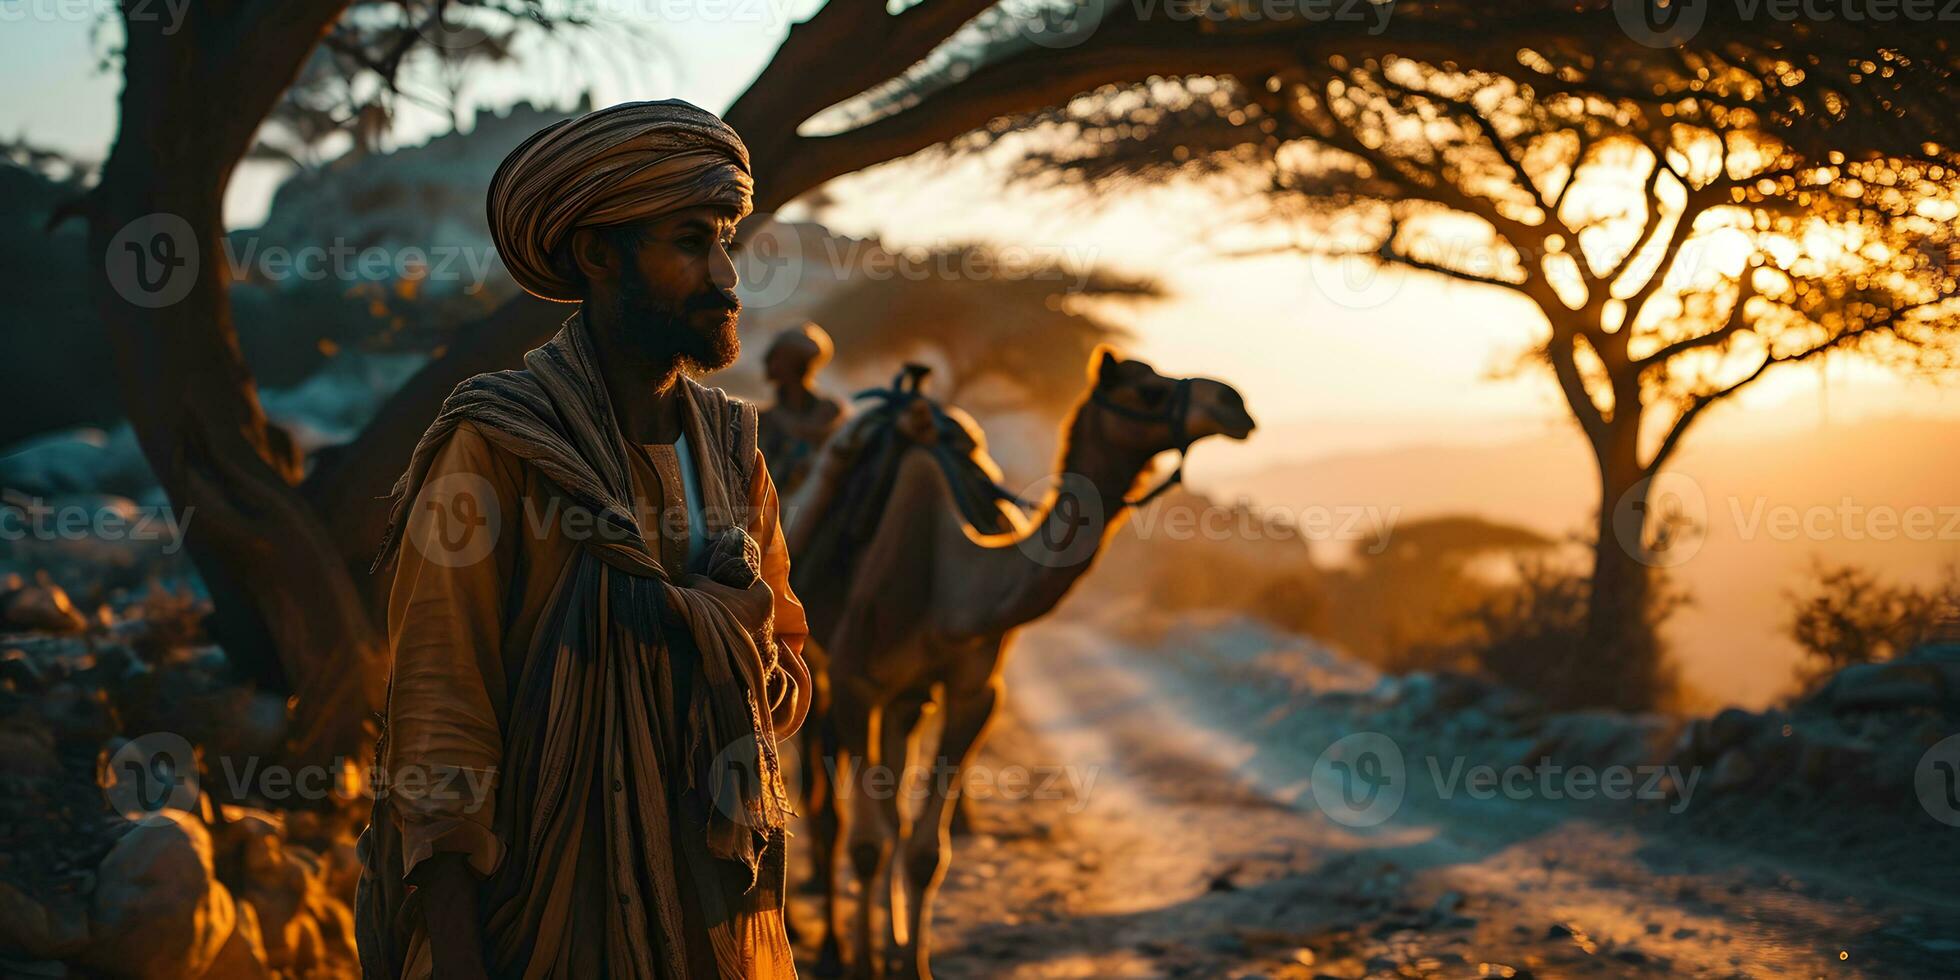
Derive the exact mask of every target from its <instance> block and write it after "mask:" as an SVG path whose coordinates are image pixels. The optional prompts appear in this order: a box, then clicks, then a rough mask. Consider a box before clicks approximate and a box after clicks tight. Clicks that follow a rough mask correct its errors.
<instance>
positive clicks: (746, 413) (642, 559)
mask: <svg viewBox="0 0 1960 980" xmlns="http://www.w3.org/2000/svg"><path fill="white" fill-rule="evenodd" d="M524 363H525V368H524V370H521V371H502V372H496V373H492V374H484V375H478V376H476V377H474V378H471V379H470V380H468V381H465V382H463V383H462V384H461V385H459V386H457V388H456V390H455V391H454V392H452V393H451V395H450V396H449V398H448V400H447V401H446V402H445V403H444V405H443V408H442V411H441V413H440V414H439V415H438V417H437V418H436V421H435V423H434V424H433V425H431V426H430V428H429V430H428V432H427V433H426V434H424V435H423V437H422V440H421V442H420V443H419V444H418V445H417V446H416V449H415V453H414V456H413V457H412V460H411V462H410V464H409V468H408V471H407V472H406V473H404V474H403V476H402V477H401V479H400V481H399V482H398V483H396V485H395V488H394V494H393V511H392V516H391V520H390V523H389V529H388V532H387V535H386V537H385V539H384V543H383V546H382V550H381V552H380V554H379V555H378V556H377V557H376V559H375V565H374V567H375V568H376V569H379V568H381V567H382V566H383V565H385V564H386V563H387V561H388V559H389V558H390V557H391V556H392V555H393V554H394V553H395V551H396V549H397V548H399V547H400V544H401V541H402V538H403V533H404V523H405V520H406V518H407V516H408V511H409V507H410V506H411V504H412V502H413V501H414V500H415V499H416V495H417V493H418V491H419V489H420V487H421V485H422V483H423V481H424V480H425V478H426V477H427V474H428V472H429V470H430V467H431V465H432V464H433V463H434V461H435V458H436V455H437V453H438V451H439V450H440V449H441V447H442V445H443V443H444V441H445V440H446V439H447V438H448V437H449V435H450V434H451V433H452V432H453V431H454V430H455V429H456V427H457V426H458V425H459V424H461V423H462V422H464V421H469V422H472V423H474V424H475V426H476V427H477V428H478V429H479V430H480V431H481V432H482V433H483V434H484V436H485V438H486V439H488V440H489V441H490V442H491V443H492V444H494V445H496V446H499V447H501V448H503V449H504V450H506V451H508V452H510V453H511V454H513V455H514V456H516V457H517V458H518V459H520V460H522V461H523V462H524V463H526V464H528V465H530V466H532V467H535V468H536V470H537V471H538V472H539V473H540V474H542V475H543V476H544V477H545V478H546V479H547V480H549V481H550V483H552V484H553V485H554V486H555V487H556V489H558V490H559V491H560V492H561V493H562V494H563V495H564V496H565V498H566V499H567V500H568V501H570V505H571V506H573V507H578V508H583V509H585V510H586V511H588V512H589V513H590V514H591V515H592V517H593V518H594V520H593V521H592V526H593V527H594V528H595V531H594V533H592V534H590V535H588V536H586V538H585V540H584V541H582V542H581V546H580V547H579V548H578V549H577V553H576V557H574V558H573V559H572V561H571V562H570V563H569V565H568V567H567V568H565V569H564V570H563V572H562V574H561V577H560V579H559V584H558V586H557V588H556V590H555V591H554V593H553V598H552V600H551V603H550V605H549V607H548V611H547V612H546V614H545V616H544V618H543V619H542V620H541V623H540V627H539V629H538V632H537V637H536V640H535V641H534V643H533V645H532V648H531V649H530V650H529V651H527V652H526V653H525V655H524V657H525V659H524V662H523V665H522V668H521V672H520V673H519V674H518V676H517V683H516V686H515V688H514V692H513V697H512V703H511V711H510V713H509V718H510V723H509V726H508V730H507V731H506V732H504V755H503V762H502V766H501V770H500V774H499V779H498V784H497V789H496V793H497V797H496V799H497V808H496V811H495V832H496V834H497V837H498V839H499V840H500V842H501V843H502V844H503V846H504V848H505V854H504V858H503V860H502V861H501V862H500V863H499V865H498V866H497V868H496V870H495V871H494V872H493V873H492V874H491V875H490V877H489V878H488V879H487V880H486V881H484V882H483V883H482V887H481V889H480V891H479V896H480V900H481V903H482V904H481V906H480V913H481V914H482V916H483V921H484V938H485V947H486V949H485V952H486V957H487V961H486V962H487V964H488V965H489V967H490V969H491V971H492V972H493V973H494V974H497V975H510V976H519V975H523V976H537V975H547V974H549V973H551V972H552V969H553V964H552V963H549V962H542V961H541V954H538V955H534V952H533V947H534V946H535V945H536V941H537V938H538V937H539V936H540V935H542V934H546V933H549V932H551V931H553V930H558V929H561V928H562V926H563V923H562V922H559V921H556V920H557V919H562V918H563V917H564V916H566V915H567V914H568V912H567V908H568V904H569V903H570V900H569V899H568V897H567V893H568V892H569V891H570V890H571V885H572V875H573V865H574V864H576V862H577V853H576V852H577V851H578V849H579V848H580V847H584V846H595V845H594V843H593V842H592V841H590V839H589V838H582V834H581V828H582V827H583V826H584V822H585V820H586V819H587V817H588V815H589V814H588V808H589V807H592V806H603V807H605V808H606V812H605V818H604V828H605V839H604V841H603V847H604V848H605V855H604V857H605V866H606V867H607V868H608V869H614V870H619V869H626V870H625V871H621V872H620V873H619V874H618V875H617V879H618V880H617V885H618V888H619V893H618V902H617V903H614V902H610V901H609V902H607V903H606V908H607V919H608V921H607V923H606V924H605V926H604V935H605V945H606V949H605V951H604V962H605V963H606V964H607V965H608V972H610V973H612V974H614V975H617V976H634V977H654V976H661V977H687V976H689V975H690V974H689V971H688V967H687V952H686V950H687V946H688V942H687V937H686V935H685V934H684V920H687V919H694V918H696V917H697V914H698V918H699V919H700V921H701V922H703V923H705V924H706V925H707V927H708V931H709V934H710V940H711V941H712V944H713V952H714V959H715V962H716V968H717V972H718V973H719V974H720V975H721V976H723V977H735V976H741V975H742V974H743V970H744V966H743V964H744V963H746V962H747V961H748V957H749V956H750V955H751V954H752V953H753V950H752V949H748V948H745V947H747V946H748V945H749V944H753V943H757V942H774V943H781V942H783V940H782V938H781V937H780V936H775V937H769V936H757V935H754V934H752V933H751V934H743V933H741V932H740V931H739V930H736V929H733V928H730V927H728V926H727V924H728V923H732V922H737V921H739V920H740V916H739V915H738V913H740V912H743V911H746V910H754V909H756V908H760V907H773V908H775V909H777V910H780V908H781V902H782V888H781V882H780V877H781V874H782V850H783V848H784V841H785V836H786V834H785V831H784V827H785V825H786V823H787V816H788V813H789V804H788V796H787V793H786V792H785V789H784V786H783V782H782V776H781V773H780V769H779V766H778V760H777V757H776V750H775V733H774V731H773V730H772V727H771V720H770V715H769V712H768V711H766V710H764V709H763V708H762V706H761V704H762V703H763V702H760V701H759V700H758V698H760V697H764V695H762V694H760V693H759V692H762V691H764V690H765V688H764V680H765V677H764V674H765V672H766V671H767V670H768V669H770V665H769V664H768V663H767V662H765V660H764V658H763V654H762V653H760V652H759V651H758V649H757V646H756V642H755V639H754V638H753V637H752V636H750V635H749V633H748V632H747V631H746V630H745V629H744V628H743V627H742V626H741V624H740V623H739V622H738V621H737V620H736V619H735V618H734V616H733V615H732V614H731V612H730V611H729V610H728V608H727V607H726V606H725V605H724V604H723V603H722V602H721V601H720V600H719V599H717V598H715V597H713V596H711V595H709V594H707V593H704V592H701V591H698V590H695V589H688V588H682V587H679V586H677V585H675V584H674V582H673V581H672V579H673V578H674V577H675V574H677V572H678V570H675V571H674V573H670V571H669V570H667V569H664V568H662V567H661V565H660V563H659V561H658V558H657V554H658V553H657V552H656V551H655V550H653V548H652V547H650V546H649V544H648V542H647V540H646V537H645V535H644V534H643V533H642V531H641V529H640V527H639V526H638V524H637V523H636V521H635V519H634V516H633V515H634V513H635V511H634V508H633V506H632V490H631V484H630V480H631V477H630V475H629V468H628V462H627V458H626V455H625V454H626V452H627V451H628V450H627V448H626V445H625V441H624V439H623V438H622V436H621V434H620V432H619V429H618V426H617V423H616V421H615V417H614V414H613V411H612V406H611V405H610V403H609V401H608V399H607V394H606V389H605V385H604V383H603V382H602V380H601V376H600V374H599V372H598V369H597V365H596V363H595V361H594V356H593V351H592V347H591V340H590V338H589V337H588V336H587V332H586V330H585V327H584V324H583V322H582V319H581V317H580V316H578V315H577V314H574V315H573V316H572V317H571V318H570V319H569V320H567V321H566V323H565V326H564V327H563V329H561V330H560V331H559V333H558V334H557V335H556V336H555V337H553V338H552V340H551V341H550V342H548V343H546V344H545V345H544V346H542V347H540V348H538V349H537V350H534V351H531V352H530V353H529V354H527V355H526V356H525V359H524ZM681 383H682V384H684V385H686V386H687V391H686V395H687V397H689V398H690V399H691V400H692V402H693V405H694V406H695V409H696V412H697V414H698V416H699V418H700V421H701V423H702V425H703V427H704V428H706V429H707V430H708V431H707V435H708V436H709V438H710V440H717V439H718V441H719V444H718V445H714V446H712V447H709V446H703V447H701V448H700V449H698V450H697V453H700V454H705V453H708V452H718V453H721V454H723V455H724V459H725V460H727V463H726V464H724V465H721V466H718V467H703V468H702V474H703V477H704V478H706V477H707V476H708V475H709V473H711V472H720V473H721V474H723V476H724V478H725V479H726V480H727V482H728V483H729V484H731V486H730V487H729V488H728V491H729V492H728V494H727V497H726V499H728V500H730V501H735V500H745V499H747V489H748V484H749V480H750V479H751V478H752V468H753V465H754V460H755V458H756V452H755V431H756V413H755V409H754V407H753V406H750V405H747V404H745V403H741V402H737V401H735V400H733V399H729V398H728V397H727V396H726V395H725V394H723V393H722V392H720V391H719V390H718V389H710V388H705V387H703V386H701V385H698V384H696V383H695V382H693V381H691V380H687V379H685V378H683V379H682V381H681ZM707 517H708V520H709V522H710V527H709V528H708V530H709V532H710V533H711V534H713V533H717V532H719V531H720V530H721V528H719V527H715V526H713V525H714V522H715V520H716V515H712V514H710V515H707ZM721 519H722V520H723V521H728V520H730V519H731V518H730V516H729V515H722V517H721ZM682 648H691V649H692V650H694V651H698V666H695V667H693V668H692V669H693V672H694V673H693V677H694V683H693V684H692V685H691V690H692V695H691V697H690V698H689V703H688V704H686V705H685V706H679V705H673V704H671V701H672V698H673V695H674V691H673V688H672V686H671V685H672V675H671V674H670V673H669V671H668V670H667V663H666V662H665V661H666V658H668V657H670V656H672V655H673V654H674V653H675V651H676V650H679V649H682ZM680 710H684V711H685V715H684V719H685V722H684V724H685V727H684V732H685V736H684V739H685V750H684V752H683V753H682V758H681V760H679V761H680V768H681V769H682V770H683V771H681V772H669V771H665V769H663V762H662V759H661V753H659V752H657V751H655V750H654V748H653V747H654V746H655V743H656V740H657V738H658V735H657V733H656V732H654V731H653V730H652V726H653V725H654V724H655V723H656V720H657V719H659V718H662V717H668V716H670V713H671V712H673V711H680ZM382 737H383V739H385V738H386V737H387V735H386V733H385V732H384V733H383V735H382ZM383 758H385V756H384V754H383V748H382V747H381V746H377V748H376V755H375V759H376V764H377V767H378V766H379V764H380V760H382V759H383ZM668 768H671V766H669V767H668ZM675 779H679V780H680V781H681V782H680V783H679V785H678V786H676V785H674V784H673V783H672V781H673V780H675ZM614 781H618V782H617V783H615V782H614ZM608 784H611V785H614V786H615V787H619V786H623V787H625V789H626V791H625V792H617V793H603V792H598V793H595V792H594V788H595V787H598V786H605V785H608ZM690 789H692V790H698V791H699V797H700V798H701V799H703V800H705V801H707V803H708V805H707V806H706V810H707V813H706V847H705V851H706V855H707V858H705V859H704V860H710V861H712V862H713V863H715V864H722V863H723V862H733V865H732V866H733V867H737V868H740V869H742V870H743V871H744V874H742V875H740V876H739V877H740V878H741V879H742V880H743V881H745V882H746V883H747V887H746V888H745V889H742V890H740V891H739V892H737V891H735V890H732V889H722V888H719V887H713V886H712V884H711V883H706V882H704V881H703V879H704V877H714V874H713V871H714V870H715V869H705V871H706V872H707V874H705V875H704V869H702V868H694V867H692V866H691V865H690V869H689V870H690V871H691V872H692V874H691V876H690V877H691V878H692V880H693V881H694V882H695V883H696V885H697V888H698V890H697V891H696V892H695V893H694V894H691V895H689V896H687V897H688V898H689V899H690V900H692V901H694V902H699V903H705V904H707V905H708V906H710V907H707V908H699V909H698V910H697V909H688V910H683V908H682V907H681V905H682V901H683V896H682V892H681V887H680V884H679V881H680V877H681V872H680V870H679V869H677V868H676V867H675V861H674V855H675V854H676V853H677V851H676V847H675V843H676V842H675V840H674V838H673V834H674V833H675V828H676V827H677V826H682V825H683V822H682V821H679V820H677V819H676V816H677V815H676V814H674V813H671V812H670V803H671V802H672V801H673V800H674V799H675V798H676V795H677V794H676V792H675V791H676V790H680V791H685V790H690ZM361 848H362V851H363V855H362V856H363V861H364V864H365V865H366V872H367V873H366V874H364V875H363V877H362V888H361V891H362V894H361V896H360V905H361V909H360V910H359V913H358V915H359V918H360V922H359V923H358V927H357V928H358V929H359V931H360V933H361V937H360V938H361V940H362V943H361V946H362V959H363V967H364V969H365V971H366V972H367V973H368V975H370V976H377V975H381V976H390V977H393V976H399V975H400V972H401V969H402V966H403V957H404V955H405V947H406V945H407V943H406V938H407V935H408V929H409V928H410V923H409V921H408V920H409V919H410V918H411V917H410V916H408V915H406V914H405V913H404V907H405V898H406V895H405V894H404V893H405V887H404V884H403V882H402V880H401V877H402V876H401V867H402V864H401V857H400V852H401V840H400V833H399V829H398V828H397V827H396V826H395V824H394V821H393V819H392V815H391V814H390V813H389V812H388V808H387V801H386V799H385V795H384V793H383V792H381V791H379V790H378V791H377V795H376V801H375V806H374V814H373V819H372V821H371V824H370V827H369V829H368V832H367V833H366V834H364V835H363V838H362V842H361ZM684 850H685V849H684V848H683V851H684ZM726 867H728V866H726V865H725V866H724V870H725V868H726ZM765 874H766V875H768V876H770V877H771V878H772V879H774V880H770V881H764V880H762V878H763V876H764V875H765ZM716 905H720V906H722V907H714V906H716ZM684 912H685V914H684ZM718 924H720V925H721V927H720V928H717V925H718ZM778 952H780V953H781V954H782V955H783V956H785V957H786V956H787V950H786V949H781V950H779V951H778Z"/></svg>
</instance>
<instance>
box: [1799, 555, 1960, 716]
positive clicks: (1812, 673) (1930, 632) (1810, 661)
mask: <svg viewBox="0 0 1960 980" xmlns="http://www.w3.org/2000/svg"><path fill="white" fill-rule="evenodd" d="M1789 596H1790V600H1791V603H1792V605H1793V608H1792V609H1791V611H1790V618H1789V619H1788V620H1787V621H1786V623H1785V630H1786V631H1787V632H1788V634H1789V636H1790V638H1791V639H1792V640H1795V641H1796V642H1797V645H1798V646H1800V647H1802V648H1803V650H1804V654H1805V659H1804V661H1803V662H1802V663H1799V664H1798V665H1797V668H1796V674H1797V683H1798V684H1799V685H1801V687H1802V688H1803V689H1804V690H1808V689H1810V688H1811V687H1813V686H1815V685H1816V684H1817V683H1819V682H1820V681H1822V680H1824V679H1825V678H1828V677H1829V676H1830V675H1832V674H1834V673H1836V672H1838V671H1839V670H1842V669H1844V668H1845V667H1849V666H1851V665H1852V664H1862V663H1873V662H1876V661H1880V660H1890V659H1892V658H1894V657H1898V656H1900V655H1902V654H1905V653H1907V652H1908V651H1910V650H1912V649H1913V648H1914V647H1917V646H1919V645H1921V644H1923V643H1925V642H1927V641H1928V640H1930V639H1932V638H1933V636H1934V635H1935V633H1936V632H1937V631H1938V629H1939V627H1940V625H1941V623H1942V622H1944V621H1946V620H1947V619H1950V618H1952V617H1953V616H1954V615H1955V613H1956V610H1960V567H1955V566H1948V567H1947V569H1946V573H1945V575H1944V577H1943V578H1942V579H1941V581H1940V582H1939V583H1937V584H1935V585H1934V586H1932V587H1930V588H1926V589H1919V588H1914V587H1912V586H1909V585H1897V584H1894V583H1889V582H1884V581H1881V580H1879V578H1878V577H1877V576H1876V575H1874V574H1872V573H1871V572H1869V571H1866V570H1865V569H1862V568H1859V567H1857V566H1855V565H1827V564H1824V563H1822V562H1818V563H1816V564H1814V565H1813V566H1812V568H1811V581H1810V583H1809V584H1808V585H1807V587H1806V588H1805V589H1804V590H1803V591H1802V592H1791V593H1789Z"/></svg>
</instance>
